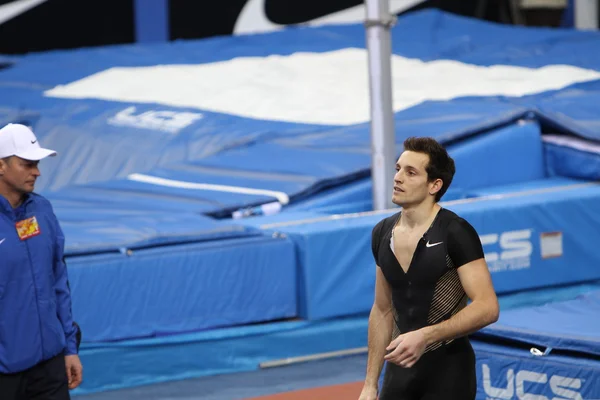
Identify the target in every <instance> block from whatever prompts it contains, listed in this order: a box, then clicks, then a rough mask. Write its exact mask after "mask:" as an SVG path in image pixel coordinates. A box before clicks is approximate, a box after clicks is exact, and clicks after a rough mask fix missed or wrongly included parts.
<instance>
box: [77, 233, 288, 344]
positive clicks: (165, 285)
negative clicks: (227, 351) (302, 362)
mask: <svg viewBox="0 0 600 400" xmlns="http://www.w3.org/2000/svg"><path fill="white" fill-rule="evenodd" d="M67 264H68V267H69V278H70V283H71V288H72V295H73V314H74V318H75V320H76V321H77V322H78V323H79V324H80V325H81V327H82V331H83V332H85V333H84V335H85V340H86V341H113V340H122V339H127V338H139V337H148V336H154V335H162V334H169V333H180V332H189V331H196V330H203V329H211V328H215V327H227V326H235V325H240V324H249V323H256V322H261V321H268V320H275V319H283V318H290V317H294V316H296V315H297V312H296V309H297V306H296V263H295V252H294V246H293V244H292V242H291V241H290V240H287V239H284V238H267V237H255V238H241V239H230V240H220V241H212V242H205V243H201V244H190V245H180V246H169V247H163V248H158V249H149V250H138V251H133V253H132V254H131V255H129V256H127V255H97V256H87V257H69V258H67Z"/></svg>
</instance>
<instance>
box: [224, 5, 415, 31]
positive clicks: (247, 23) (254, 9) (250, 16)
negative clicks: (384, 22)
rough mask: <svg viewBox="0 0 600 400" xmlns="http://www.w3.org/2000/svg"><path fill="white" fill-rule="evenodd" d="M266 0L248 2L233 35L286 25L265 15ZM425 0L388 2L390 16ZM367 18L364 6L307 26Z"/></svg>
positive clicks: (349, 21) (325, 16)
mask: <svg viewBox="0 0 600 400" xmlns="http://www.w3.org/2000/svg"><path fill="white" fill-rule="evenodd" d="M266 1H267V0H248V2H247V3H246V5H245V6H244V8H243V9H242V12H241V13H240V15H239V16H238V19H237V21H236V22H235V26H234V28H233V34H234V35H240V34H246V33H258V32H268V31H275V30H280V29H283V28H285V27H286V25H281V24H275V23H273V22H272V21H271V20H269V17H268V16H267V13H266V11H265V10H266V6H265V2H266ZM424 1H425V0H390V14H398V13H399V12H402V11H404V10H408V9H409V8H411V7H414V6H416V5H417V4H420V3H423V2H424ZM366 16H367V9H366V5H365V4H361V5H358V6H354V7H351V8H347V9H345V10H342V11H338V12H334V13H331V14H328V15H324V16H323V17H319V18H315V19H313V20H311V21H308V22H307V24H308V25H313V26H314V25H322V24H340V23H342V24H344V23H355V22H363V21H364V20H365V18H366Z"/></svg>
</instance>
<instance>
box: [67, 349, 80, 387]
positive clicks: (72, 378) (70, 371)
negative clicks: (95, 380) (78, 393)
mask: <svg viewBox="0 0 600 400" xmlns="http://www.w3.org/2000/svg"><path fill="white" fill-rule="evenodd" d="M65 367H66V368H67V378H68V380H69V389H75V388H76V387H77V386H79V384H80V383H81V381H82V379H83V367H82V366H81V361H80V360H79V356H78V355H70V356H65Z"/></svg>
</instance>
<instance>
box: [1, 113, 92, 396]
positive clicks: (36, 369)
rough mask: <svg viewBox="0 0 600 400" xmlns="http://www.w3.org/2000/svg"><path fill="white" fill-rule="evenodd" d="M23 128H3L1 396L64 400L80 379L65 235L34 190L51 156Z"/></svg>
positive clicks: (52, 213) (48, 206)
mask: <svg viewBox="0 0 600 400" xmlns="http://www.w3.org/2000/svg"><path fill="white" fill-rule="evenodd" d="M55 154H56V153H55V152H54V151H52V150H47V149H44V148H41V147H40V144H39V142H38V140H37V138H36V137H35V135H34V134H33V132H32V131H31V130H30V129H29V128H28V127H26V126H24V125H20V124H8V125H7V126H5V127H4V128H2V129H0V398H1V399H2V400H34V399H44V400H68V399H69V398H70V395H69V389H74V388H76V387H77V386H78V385H79V384H80V382H81V379H82V367H81V362H80V360H79V357H78V355H77V353H78V334H79V333H80V332H79V331H78V329H77V325H76V324H75V323H74V322H73V318H72V316H71V295H70V291H69V284H68V276H67V268H66V266H65V263H64V261H63V252H64V239H65V238H64V235H63V233H62V231H61V228H60V226H59V224H58V221H57V220H56V217H55V215H54V212H53V211H52V206H51V205H50V203H49V202H48V200H46V199H44V198H43V197H42V196H39V195H37V194H35V193H33V189H34V186H35V182H36V180H37V178H38V177H39V176H40V171H39V169H38V162H39V160H41V159H43V158H46V157H48V156H52V155H55Z"/></svg>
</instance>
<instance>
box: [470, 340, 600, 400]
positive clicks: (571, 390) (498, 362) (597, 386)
mask: <svg viewBox="0 0 600 400" xmlns="http://www.w3.org/2000/svg"><path fill="white" fill-rule="evenodd" d="M472 344H473V349H474V350H475V355H476V358H477V397H476V399H477V400H488V399H599V398H600V379H599V375H598V371H600V361H599V360H597V359H586V358H583V357H576V358H575V357H564V356H557V355H553V354H550V355H547V356H544V357H534V356H532V355H531V353H530V352H529V349H518V348H511V347H508V346H501V345H494V344H489V343H484V342H480V341H477V340H473V341H472Z"/></svg>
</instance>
